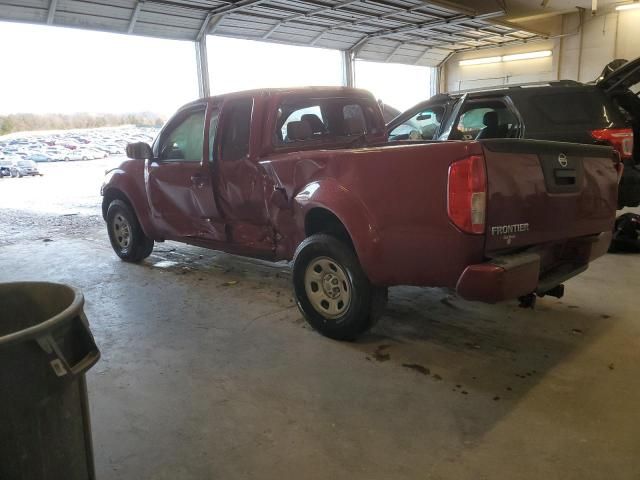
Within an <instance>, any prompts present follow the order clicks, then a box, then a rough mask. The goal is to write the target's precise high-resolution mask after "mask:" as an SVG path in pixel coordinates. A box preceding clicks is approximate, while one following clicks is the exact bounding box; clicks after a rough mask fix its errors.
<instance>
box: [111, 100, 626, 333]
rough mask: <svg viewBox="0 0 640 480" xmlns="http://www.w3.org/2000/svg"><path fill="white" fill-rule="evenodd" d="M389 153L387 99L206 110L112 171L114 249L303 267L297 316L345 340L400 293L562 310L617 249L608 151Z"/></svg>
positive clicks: (181, 114) (439, 148)
mask: <svg viewBox="0 0 640 480" xmlns="http://www.w3.org/2000/svg"><path fill="white" fill-rule="evenodd" d="M386 139H387V132H386V131H385V125H384V121H383V118H382V115H381V112H380V110H379V107H378V105H377V103H376V102H375V99H374V98H373V97H372V96H371V94H369V93H368V92H365V91H361V90H356V89H348V88H305V89H268V90H257V91H250V92H241V93H234V94H228V95H222V96H218V97H212V98H207V99H202V100H198V101H195V102H192V103H190V104H188V105H186V106H184V107H183V108H181V109H180V110H179V111H178V112H177V113H176V114H175V116H174V117H173V118H172V119H171V120H169V122H168V123H167V124H166V125H165V126H164V128H163V129H162V131H161V132H160V134H159V136H158V138H157V139H156V140H155V142H154V143H153V146H149V145H147V144H144V143H138V144H131V145H129V146H128V148H127V154H128V156H129V157H130V158H131V160H128V161H125V162H124V163H123V164H122V165H121V166H120V167H118V168H116V169H113V170H111V171H110V172H108V173H107V178H106V181H105V184H104V185H103V187H102V195H103V197H104V199H103V203H102V208H103V215H104V218H105V220H106V222H107V229H108V233H109V238H110V240H111V244H112V246H113V248H114V250H115V252H116V253H117V254H118V256H120V258H122V259H123V260H126V261H133V262H135V261H140V260H142V259H144V258H145V257H147V256H149V255H150V253H151V251H152V249H153V245H154V242H158V241H160V242H161V241H164V240H175V241H179V242H185V243H189V244H193V245H199V246H202V247H207V248H212V249H216V250H223V251H226V252H230V253H235V254H240V255H246V256H253V257H260V258H266V259H270V260H283V259H284V260H291V259H293V284H294V290H295V296H296V299H297V302H298V306H299V308H300V310H301V311H302V313H303V315H304V316H305V317H306V319H307V320H308V322H309V323H310V324H311V325H312V326H313V327H314V328H315V329H317V330H318V331H320V332H321V333H323V334H324V335H327V336H329V337H331V338H336V339H353V338H355V337H356V336H358V335H359V334H360V333H362V332H364V331H365V330H366V329H367V328H369V327H370V326H371V325H372V323H373V321H374V320H375V318H376V316H377V315H378V314H379V312H380V310H381V309H382V308H383V306H384V303H385V301H386V292H387V287H388V286H391V285H424V286H438V287H448V288H451V289H454V290H455V291H456V292H457V293H458V294H459V295H461V296H462V297H464V298H466V299H469V300H480V301H484V302H499V301H501V300H506V299H513V298H518V297H523V296H526V297H527V298H534V297H533V295H534V294H537V295H545V294H550V295H555V296H560V295H561V294H562V282H563V281H565V280H566V279H568V278H570V277H572V276H574V275H576V274H578V273H580V272H582V271H584V270H585V269H586V268H587V265H588V263H589V262H590V261H592V260H593V259H595V258H597V257H599V256H601V255H602V254H604V252H605V251H606V250H607V247H608V246H609V242H610V238H611V233H610V232H611V229H612V226H613V222H614V219H615V212H616V200H617V184H618V178H619V161H618V159H617V158H616V156H615V153H614V152H613V150H612V149H611V148H609V147H600V146H586V145H574V144H567V143H557V142H547V141H535V140H513V139H501V140H482V141H450V142H437V143H429V142H423V143H412V144H393V143H389V142H387V140H386Z"/></svg>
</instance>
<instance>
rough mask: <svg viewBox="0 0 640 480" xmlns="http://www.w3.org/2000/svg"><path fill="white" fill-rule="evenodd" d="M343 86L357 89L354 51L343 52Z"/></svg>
mask: <svg viewBox="0 0 640 480" xmlns="http://www.w3.org/2000/svg"><path fill="white" fill-rule="evenodd" d="M342 84H343V85H344V86H345V87H355V85H356V69H355V54H354V53H353V50H343V51H342Z"/></svg>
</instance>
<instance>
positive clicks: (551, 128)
mask: <svg viewBox="0 0 640 480" xmlns="http://www.w3.org/2000/svg"><path fill="white" fill-rule="evenodd" d="M638 83H640V58H638V59H636V60H633V61H631V62H627V63H625V64H624V65H623V66H622V67H620V68H618V69H616V70H614V71H612V72H608V74H606V75H605V74H604V73H603V75H602V76H601V77H600V78H599V79H598V80H597V81H596V82H594V83H593V84H584V83H579V82H575V81H572V80H561V81H557V82H548V83H537V84H527V85H517V86H509V87H500V88H495V89H485V90H478V91H472V92H466V93H465V92H461V93H458V94H441V95H436V96H434V97H432V98H430V99H429V100H427V101H425V102H422V103H419V104H418V105H416V106H415V107H413V108H411V109H409V110H407V111H406V112H404V113H402V114H400V115H399V116H398V117H396V118H395V119H393V120H392V121H391V122H390V123H389V124H388V125H387V127H388V130H387V131H388V132H389V140H391V141H394V140H395V141H412V140H415V141H425V140H432V141H433V140H471V139H483V138H530V139H540V140H556V141H562V142H574V143H590V144H607V145H611V146H613V147H614V148H615V149H616V150H617V151H618V153H619V154H620V156H621V158H622V160H623V162H624V170H623V174H622V178H621V180H620V188H619V196H618V207H619V208H622V207H625V206H630V207H635V206H638V205H639V204H640V98H639V96H638V88H637V87H638ZM634 135H635V137H636V138H637V139H639V141H637V142H635V146H634V141H633V139H634Z"/></svg>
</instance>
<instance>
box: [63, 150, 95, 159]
mask: <svg viewBox="0 0 640 480" xmlns="http://www.w3.org/2000/svg"><path fill="white" fill-rule="evenodd" d="M89 158H92V156H90V155H88V154H87V152H85V151H84V150H81V149H79V148H76V149H75V150H69V151H68V152H66V153H65V154H64V161H65V162H70V161H76V160H89Z"/></svg>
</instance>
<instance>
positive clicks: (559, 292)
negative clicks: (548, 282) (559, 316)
mask: <svg viewBox="0 0 640 480" xmlns="http://www.w3.org/2000/svg"><path fill="white" fill-rule="evenodd" d="M546 295H549V296H550V297H556V298H562V297H563V296H564V284H562V283H561V284H560V285H556V286H555V287H553V288H551V289H549V290H547V291H544V292H539V291H536V292H532V293H529V294H527V295H523V296H521V297H518V300H519V301H520V304H519V307H520V308H534V307H535V306H536V298H537V297H540V298H542V297H544V296H546Z"/></svg>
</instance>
